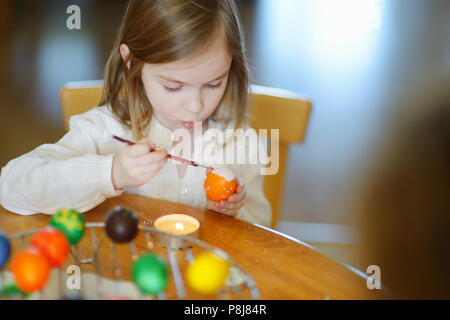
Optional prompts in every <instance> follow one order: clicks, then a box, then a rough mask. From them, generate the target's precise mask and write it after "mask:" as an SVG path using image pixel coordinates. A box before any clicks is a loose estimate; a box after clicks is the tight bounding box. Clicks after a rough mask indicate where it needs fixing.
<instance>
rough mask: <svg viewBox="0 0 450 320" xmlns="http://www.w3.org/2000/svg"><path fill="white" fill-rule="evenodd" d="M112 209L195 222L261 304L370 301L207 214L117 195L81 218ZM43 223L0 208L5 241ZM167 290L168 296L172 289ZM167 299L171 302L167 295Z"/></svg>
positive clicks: (293, 255)
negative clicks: (247, 280)
mask: <svg viewBox="0 0 450 320" xmlns="http://www.w3.org/2000/svg"><path fill="white" fill-rule="evenodd" d="M116 205H121V206H125V207H129V208H132V209H134V210H135V212H136V213H137V214H138V215H139V219H140V224H141V225H144V224H146V225H153V221H154V220H155V219H156V218H157V217H159V216H161V215H163V214H169V213H185V214H189V215H192V216H193V217H195V218H197V219H198V220H199V221H200V223H201V227H200V240H202V241H204V242H206V243H208V244H210V245H212V246H214V247H217V248H220V249H222V250H223V251H225V252H227V253H228V254H229V256H230V257H231V258H232V259H233V260H234V261H235V262H236V263H237V264H238V265H239V266H240V267H241V268H242V269H243V270H244V271H245V272H247V273H248V274H250V275H251V276H252V278H253V279H254V280H255V282H256V286H257V288H258V289H259V292H260V296H261V298H262V299H367V298H371V296H370V294H372V292H371V291H370V290H368V289H367V287H366V280H365V279H364V278H363V277H362V276H361V274H358V273H357V272H354V271H352V269H350V268H348V267H347V266H345V265H343V264H340V263H337V262H335V261H333V260H331V259H330V258H328V257H326V256H325V255H323V254H321V253H318V252H317V251H315V250H313V249H312V248H311V247H309V246H308V245H306V244H304V243H302V242H300V241H298V240H295V239H292V238H289V237H288V236H286V235H283V234H281V233H279V232H276V231H274V230H271V229H268V228H263V227H260V226H257V225H253V224H250V223H247V222H245V221H241V220H237V219H235V218H230V217H227V216H223V215H221V214H218V213H216V212H213V211H210V210H203V209H199V208H193V207H188V206H185V205H182V204H178V203H173V202H168V201H164V200H159V199H153V198H148V197H144V196H140V195H134V194H123V195H122V196H120V197H117V198H111V199H107V200H106V201H105V202H103V203H102V204H100V205H99V206H97V207H96V208H94V209H92V210H90V211H88V212H86V213H85V214H84V217H85V219H86V221H87V222H102V221H103V220H104V217H105V215H106V213H107V212H108V211H109V210H111V209H112V208H113V207H115V206H116ZM48 222H49V216H48V215H44V214H38V215H32V216H21V215H18V214H14V213H11V212H9V211H7V210H5V209H4V208H2V207H0V230H3V232H4V233H6V234H7V235H8V236H10V235H12V234H15V233H18V232H23V231H26V230H30V229H34V228H42V227H45V226H46V225H47V224H48ZM99 231H102V230H99ZM86 235H87V233H86ZM87 236H88V235H87ZM83 240H84V239H83ZM135 243H136V247H137V249H138V253H139V254H140V253H141V252H142V251H145V250H146V249H147V243H146V241H145V239H144V238H142V239H141V238H136V239H135ZM88 247H89V244H88V245H86V246H83V245H80V252H81V253H82V254H83V253H84V254H89V252H88V251H89V250H90V249H89V248H88ZM117 250H118V257H119V260H120V261H121V263H123V266H122V265H121V267H125V268H127V267H128V268H129V264H130V262H129V261H130V260H131V259H130V258H129V257H130V255H129V251H126V250H129V248H128V249H125V248H122V249H121V248H117ZM99 254H100V261H102V262H103V261H106V259H108V258H110V255H111V254H110V251H108V250H106V251H105V252H102V251H100V253H99ZM127 255H128V258H127V257H126V256H127ZM121 257H122V259H120V258H121ZM127 261H128V262H127ZM105 265H108V263H106V264H105ZM107 273H108V272H107ZM110 276H113V274H112V272H110V273H109V274H108V277H110ZM172 282H173V281H172ZM170 290H174V289H173V284H172V285H171V289H170ZM168 297H169V298H171V297H172V296H171V295H170V294H169V295H168ZM175 297H176V296H175ZM188 298H190V297H189V296H188ZM194 298H195V297H194Z"/></svg>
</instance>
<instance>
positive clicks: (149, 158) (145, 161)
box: [135, 149, 167, 166]
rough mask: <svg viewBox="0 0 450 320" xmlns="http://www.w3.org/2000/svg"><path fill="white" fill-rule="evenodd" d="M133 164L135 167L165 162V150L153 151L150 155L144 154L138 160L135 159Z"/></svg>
mask: <svg viewBox="0 0 450 320" xmlns="http://www.w3.org/2000/svg"><path fill="white" fill-rule="evenodd" d="M135 160H136V161H135V164H136V165H137V166H147V165H150V164H153V163H157V162H161V161H162V162H166V160H167V151H166V150H165V149H161V150H158V151H153V152H150V153H145V154H144V155H141V156H140V157H138V158H135Z"/></svg>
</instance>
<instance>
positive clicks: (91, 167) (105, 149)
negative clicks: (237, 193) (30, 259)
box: [0, 106, 272, 226]
mask: <svg viewBox="0 0 450 320" xmlns="http://www.w3.org/2000/svg"><path fill="white" fill-rule="evenodd" d="M208 126H209V128H210V129H211V128H214V129H218V130H222V132H224V130H225V128H224V126H223V125H222V124H219V123H218V122H215V121H212V120H211V119H209V120H208ZM251 130H253V129H251ZM171 134H172V131H171V130H170V129H168V128H166V127H165V126H163V125H162V124H161V123H160V122H159V121H157V120H156V118H155V117H152V121H151V124H150V128H149V133H148V138H149V139H150V140H151V141H152V142H154V143H155V144H156V145H157V146H163V147H164V148H166V149H167V150H168V151H169V152H170V148H171V146H172V140H171ZM255 134H256V132H255ZM113 135H117V136H120V137H123V138H125V139H128V140H133V136H132V132H131V130H130V129H128V128H127V127H126V126H124V125H122V124H121V123H120V122H119V121H118V120H117V118H116V117H115V116H114V115H113V114H112V112H111V111H110V109H109V108H108V107H107V106H100V107H95V108H93V109H91V110H89V111H88V112H86V113H84V114H81V115H76V116H73V117H71V118H70V130H69V132H67V133H66V134H65V135H64V136H63V137H62V138H61V139H60V140H59V141H58V142H56V143H54V144H43V145H41V146H39V147H37V148H36V149H34V150H33V151H31V152H29V153H26V154H24V155H22V156H20V157H18V158H16V159H13V160H11V161H10V162H9V163H8V164H7V165H6V166H5V167H4V168H3V169H2V171H1V176H0V204H1V205H2V206H3V207H4V208H5V209H7V210H9V211H12V212H15V213H18V214H22V215H31V214H35V213H46V214H54V213H56V212H57V211H58V210H60V209H62V208H71V209H75V210H78V211H80V212H85V211H88V210H90V209H92V208H94V207H95V206H97V205H98V204H100V203H101V202H103V201H104V200H105V199H106V198H110V197H115V196H119V195H120V194H122V192H128V193H134V194H141V195H144V196H149V197H153V198H158V199H164V200H169V201H174V202H179V203H183V204H187V205H190V206H194V207H199V208H205V206H206V194H205V191H204V188H203V184H204V180H205V177H206V172H205V170H206V169H205V168H203V167H193V166H189V165H188V166H187V167H186V172H185V175H184V178H183V179H180V178H179V176H178V171H177V164H176V163H175V162H174V161H173V160H171V159H169V160H168V161H167V163H166V164H165V165H164V167H163V168H162V169H161V170H160V171H159V172H158V173H157V174H156V175H155V176H154V177H153V178H151V179H150V180H149V181H148V182H147V183H146V184H144V185H142V186H140V187H137V188H128V189H126V190H115V189H114V187H113V184H112V179H111V168H112V160H113V157H114V155H115V154H117V153H119V152H120V150H121V149H122V148H124V146H125V145H124V144H123V143H121V142H118V141H116V140H115V139H113V138H112V136H113ZM205 136H206V135H205V133H203V135H199V136H197V137H196V138H195V140H194V141H195V142H194V144H195V146H194V150H193V155H192V160H194V161H198V162H199V163H202V164H205V165H207V166H213V167H227V168H229V169H231V170H232V171H233V172H234V174H235V175H236V176H237V177H240V178H242V179H243V180H244V187H245V189H246V192H247V194H246V198H245V202H244V206H243V207H242V208H241V209H240V210H239V212H238V214H237V216H236V217H237V218H239V219H242V220H246V221H249V222H252V223H258V224H261V225H265V226H270V223H271V218H272V212H271V207H270V204H269V202H268V201H267V199H266V198H265V196H264V192H263V183H264V176H263V175H262V174H261V170H260V169H261V168H262V165H263V164H262V163H265V164H267V160H268V158H265V160H263V161H262V162H260V161H258V163H256V164H254V162H251V163H253V164H251V163H250V162H249V161H247V160H248V159H252V158H251V157H252V156H254V157H255V156H256V153H258V155H259V156H260V157H261V151H260V150H261V148H263V149H262V150H264V152H263V153H262V154H264V155H266V156H267V152H266V151H267V148H266V144H265V141H264V140H262V139H260V138H259V137H258V146H257V147H256V146H255V145H254V144H253V145H251V144H249V143H247V144H245V150H237V153H238V154H239V153H240V154H242V153H245V155H246V158H245V159H246V163H244V164H236V163H235V164H231V165H230V164H217V162H214V159H215V156H216V155H217V154H218V151H217V150H218V149H216V148H217V147H218V144H217V143H215V142H211V141H210V139H209V140H208V141H209V143H213V146H214V148H208V147H205V146H208V141H206V138H205ZM199 143H203V149H202V150H201V148H198V147H197V146H198V144H199ZM236 145H237V146H239V144H236ZM227 150H228V149H225V150H224V153H225V154H226V153H227V152H229V151H230V150H228V151H227ZM201 152H203V153H201ZM256 157H257V156H256ZM257 158H258V157H257ZM258 159H259V158H258Z"/></svg>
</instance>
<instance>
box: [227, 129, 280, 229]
mask: <svg viewBox="0 0 450 320" xmlns="http://www.w3.org/2000/svg"><path fill="white" fill-rule="evenodd" d="M255 134H256V133H255ZM246 155H247V158H246V159H247V160H248V162H247V163H246V164H244V165H238V166H237V168H236V169H235V170H234V172H235V174H236V175H237V176H238V177H240V178H242V179H243V180H244V188H245V190H246V193H247V194H246V197H245V200H244V206H243V207H242V208H241V209H240V210H239V211H238V213H237V215H236V218H238V219H241V220H245V221H248V222H251V223H256V224H260V225H263V226H266V227H270V226H271V223H272V207H271V205H270V203H269V201H268V200H267V198H266V196H265V195H264V180H265V176H264V173H263V168H265V167H266V166H267V164H268V162H269V158H268V153H267V141H265V140H264V139H262V138H261V137H258V143H257V144H250V145H249V144H246Z"/></svg>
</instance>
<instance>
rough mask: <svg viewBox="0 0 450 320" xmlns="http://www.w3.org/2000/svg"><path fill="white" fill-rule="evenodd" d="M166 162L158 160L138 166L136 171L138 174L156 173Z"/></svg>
mask: <svg viewBox="0 0 450 320" xmlns="http://www.w3.org/2000/svg"><path fill="white" fill-rule="evenodd" d="M165 164H166V162H165V161H158V162H154V163H151V164H148V165H146V166H141V167H138V168H136V172H137V174H138V175H147V174H155V173H156V172H158V171H159V170H161V168H162V167H164V165H165Z"/></svg>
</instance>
